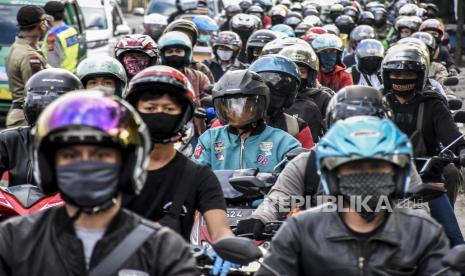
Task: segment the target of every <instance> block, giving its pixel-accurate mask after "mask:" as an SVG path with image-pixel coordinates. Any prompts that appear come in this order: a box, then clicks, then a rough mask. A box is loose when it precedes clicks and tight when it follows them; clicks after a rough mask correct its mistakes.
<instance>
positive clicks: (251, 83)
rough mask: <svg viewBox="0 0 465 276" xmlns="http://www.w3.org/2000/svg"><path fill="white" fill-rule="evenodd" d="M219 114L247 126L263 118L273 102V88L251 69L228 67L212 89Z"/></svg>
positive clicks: (219, 116) (237, 124) (223, 118)
mask: <svg viewBox="0 0 465 276" xmlns="http://www.w3.org/2000/svg"><path fill="white" fill-rule="evenodd" d="M212 98H213V104H214V106H215V109H216V112H217V114H218V118H219V119H220V120H221V121H222V122H225V123H231V122H230V120H231V119H233V118H231V117H234V119H235V120H237V121H238V122H237V123H234V126H240V127H245V126H248V125H251V124H254V123H256V122H257V121H259V120H262V119H263V118H264V117H265V114H266V110H267V109H268V105H269V104H270V90H269V88H268V86H267V85H266V83H265V81H264V80H263V79H262V78H261V77H260V76H259V75H258V74H257V73H255V72H252V71H249V70H233V71H227V72H226V73H225V74H224V75H223V77H221V78H220V79H219V80H218V82H217V83H216V84H215V86H214V87H213V90H212Z"/></svg>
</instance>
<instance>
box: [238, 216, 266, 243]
mask: <svg viewBox="0 0 465 276" xmlns="http://www.w3.org/2000/svg"><path fill="white" fill-rule="evenodd" d="M264 229H265V224H264V223H263V222H262V221H261V220H259V219H253V218H251V219H244V220H241V221H239V223H238V224H237V228H236V235H241V234H250V233H252V234H253V237H254V239H257V240H262V239H264V237H263V236H262V233H263V230H264Z"/></svg>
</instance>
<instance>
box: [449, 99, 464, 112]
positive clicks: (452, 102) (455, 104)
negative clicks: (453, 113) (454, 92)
mask: <svg viewBox="0 0 465 276" xmlns="http://www.w3.org/2000/svg"><path fill="white" fill-rule="evenodd" d="M447 103H448V104H449V109H450V110H460V109H461V108H462V101H461V100H459V99H448V100H447Z"/></svg>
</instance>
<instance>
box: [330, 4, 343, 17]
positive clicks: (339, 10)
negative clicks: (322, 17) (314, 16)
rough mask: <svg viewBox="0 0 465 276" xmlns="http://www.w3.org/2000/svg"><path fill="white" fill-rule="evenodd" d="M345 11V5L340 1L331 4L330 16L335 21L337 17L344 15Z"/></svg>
mask: <svg viewBox="0 0 465 276" xmlns="http://www.w3.org/2000/svg"><path fill="white" fill-rule="evenodd" d="M343 12H344V6H343V5H341V4H338V3H336V4H333V5H331V7H330V8H329V16H330V17H331V19H332V20H333V21H335V20H336V18H338V17H339V16H340V15H342V14H343Z"/></svg>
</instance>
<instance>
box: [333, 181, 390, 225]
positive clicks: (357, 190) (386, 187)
mask: <svg viewBox="0 0 465 276" xmlns="http://www.w3.org/2000/svg"><path fill="white" fill-rule="evenodd" d="M338 178H339V191H340V193H341V194H342V195H343V196H344V197H346V198H347V199H351V198H352V199H353V200H355V198H354V197H360V200H357V201H355V202H356V203H360V202H362V201H364V199H365V198H366V197H369V198H370V199H369V200H368V201H367V204H366V205H367V206H368V207H369V209H370V210H367V209H366V208H364V205H361V204H359V205H361V206H357V208H360V212H359V214H360V216H361V217H362V218H363V219H364V220H366V221H372V220H373V219H374V218H375V216H376V214H379V211H380V210H376V209H377V207H382V206H385V205H386V204H387V203H386V202H387V200H386V199H383V200H381V198H382V197H388V199H389V197H390V196H391V194H392V193H393V192H394V191H395V188H396V186H395V183H394V174H393V173H357V174H351V175H344V176H342V175H338ZM378 205H379V206H378ZM357 211H358V210H357ZM375 211H378V212H375Z"/></svg>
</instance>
